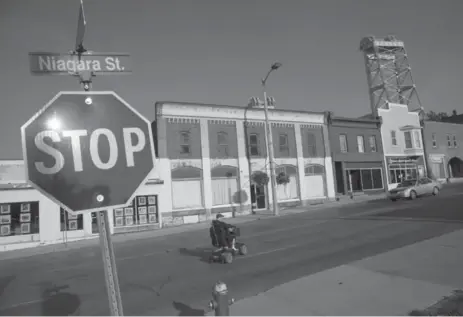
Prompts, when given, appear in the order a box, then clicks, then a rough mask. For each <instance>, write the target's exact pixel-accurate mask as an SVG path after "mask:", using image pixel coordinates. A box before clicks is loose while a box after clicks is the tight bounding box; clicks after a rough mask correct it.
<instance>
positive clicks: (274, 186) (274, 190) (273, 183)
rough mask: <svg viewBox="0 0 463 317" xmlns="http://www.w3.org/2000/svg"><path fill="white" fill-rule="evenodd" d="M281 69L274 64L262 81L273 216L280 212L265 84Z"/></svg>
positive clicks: (279, 64)
mask: <svg viewBox="0 0 463 317" xmlns="http://www.w3.org/2000/svg"><path fill="white" fill-rule="evenodd" d="M280 67H281V63H278V62H275V63H273V64H272V66H271V67H270V69H269V71H268V72H267V75H266V76H265V77H264V78H263V79H262V88H263V90H264V112H265V129H266V132H267V147H268V155H269V161H270V179H271V186H272V198H273V199H272V200H273V214H274V216H278V215H279V214H280V210H279V208H278V197H277V182H276V177H275V157H274V154H273V136H272V127H271V126H270V122H269V120H268V102H267V91H266V87H265V84H266V83H267V79H268V76H270V73H271V72H273V71H274V70H277V69H278V68H280Z"/></svg>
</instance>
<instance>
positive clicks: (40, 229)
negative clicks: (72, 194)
mask: <svg viewBox="0 0 463 317" xmlns="http://www.w3.org/2000/svg"><path fill="white" fill-rule="evenodd" d="M159 164H161V165H158V166H159V168H160V170H161V169H162V163H160V162H159ZM152 176H153V177H152V178H150V179H149V180H148V182H147V183H146V184H145V185H144V186H142V187H141V188H140V190H139V191H138V192H137V197H136V198H135V202H134V206H131V207H128V208H124V210H122V211H121V210H112V209H109V210H108V212H109V214H108V216H109V221H110V229H111V232H112V233H121V232H131V231H141V230H153V229H158V228H159V227H160V226H162V217H160V216H159V214H160V213H162V212H163V211H169V210H171V203H170V201H169V200H166V199H165V197H167V196H168V195H166V194H165V191H166V189H167V190H168V189H169V187H168V186H166V185H165V184H163V182H162V181H161V180H160V179H159V175H157V173H153V175H152ZM94 237H98V226H97V222H96V215H95V214H94V213H84V214H82V215H78V216H71V215H70V214H68V213H67V212H65V211H64V210H63V209H61V208H60V207H59V206H58V205H57V204H55V203H54V202H53V201H51V200H50V199H48V198H47V197H45V196H44V195H42V194H41V193H39V192H38V191H37V190H35V189H33V188H32V187H30V186H28V185H27V184H26V182H25V172H24V163H23V161H22V160H9V161H0V251H7V250H14V249H22V248H28V247H35V246H39V245H46V244H55V243H63V242H69V241H75V240H81V239H90V238H94Z"/></svg>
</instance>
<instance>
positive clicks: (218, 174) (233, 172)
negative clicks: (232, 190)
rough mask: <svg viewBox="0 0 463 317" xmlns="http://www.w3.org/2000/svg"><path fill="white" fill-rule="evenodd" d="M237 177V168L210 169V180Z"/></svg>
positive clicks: (220, 167) (221, 166) (224, 166)
mask: <svg viewBox="0 0 463 317" xmlns="http://www.w3.org/2000/svg"><path fill="white" fill-rule="evenodd" d="M225 177H227V178H228V177H238V168H236V167H233V166H226V165H220V166H216V167H214V168H213V169H211V178H225Z"/></svg>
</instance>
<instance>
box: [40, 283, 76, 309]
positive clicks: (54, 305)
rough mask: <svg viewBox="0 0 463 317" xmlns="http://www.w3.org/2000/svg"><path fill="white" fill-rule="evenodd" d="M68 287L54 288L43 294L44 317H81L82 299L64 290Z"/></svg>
mask: <svg viewBox="0 0 463 317" xmlns="http://www.w3.org/2000/svg"><path fill="white" fill-rule="evenodd" d="M67 288H69V286H68V285H64V286H58V287H53V288H51V289H47V290H45V291H44V292H43V294H42V298H43V299H44V301H43V302H42V309H41V310H42V315H43V316H73V315H79V308H80V298H79V296H77V295H75V294H71V293H69V292H66V291H64V292H62V290H64V289H67Z"/></svg>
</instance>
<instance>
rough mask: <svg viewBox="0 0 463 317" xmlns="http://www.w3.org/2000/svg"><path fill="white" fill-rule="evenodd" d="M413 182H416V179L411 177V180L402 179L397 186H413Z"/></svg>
mask: <svg viewBox="0 0 463 317" xmlns="http://www.w3.org/2000/svg"><path fill="white" fill-rule="evenodd" d="M415 184H416V179H412V180H407V181H403V182H402V183H400V184H399V185H398V186H397V187H410V186H415Z"/></svg>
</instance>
